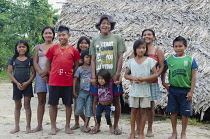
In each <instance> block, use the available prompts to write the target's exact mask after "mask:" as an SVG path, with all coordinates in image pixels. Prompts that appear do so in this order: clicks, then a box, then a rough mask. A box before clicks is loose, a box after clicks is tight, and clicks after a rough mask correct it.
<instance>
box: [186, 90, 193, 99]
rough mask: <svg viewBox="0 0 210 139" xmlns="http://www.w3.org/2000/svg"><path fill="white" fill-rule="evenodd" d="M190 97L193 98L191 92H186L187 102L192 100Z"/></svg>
mask: <svg viewBox="0 0 210 139" xmlns="http://www.w3.org/2000/svg"><path fill="white" fill-rule="evenodd" d="M192 96H193V92H188V93H187V96H186V97H187V101H190V100H192Z"/></svg>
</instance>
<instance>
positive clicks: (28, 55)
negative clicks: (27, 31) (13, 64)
mask: <svg viewBox="0 0 210 139" xmlns="http://www.w3.org/2000/svg"><path fill="white" fill-rule="evenodd" d="M20 43H22V44H24V45H25V46H26V47H27V51H26V53H25V56H26V57H28V58H30V53H29V52H30V51H29V45H28V43H27V42H26V41H25V40H19V41H18V42H17V43H16V44H15V54H14V55H13V57H12V61H14V60H15V59H16V58H17V57H18V56H19V53H18V51H17V46H18V44H20Z"/></svg>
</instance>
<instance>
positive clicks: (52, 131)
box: [49, 128, 58, 135]
mask: <svg viewBox="0 0 210 139" xmlns="http://www.w3.org/2000/svg"><path fill="white" fill-rule="evenodd" d="M57 132H58V130H57V128H51V132H50V133H49V135H56V133H57Z"/></svg>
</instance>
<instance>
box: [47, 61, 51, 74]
mask: <svg viewBox="0 0 210 139" xmlns="http://www.w3.org/2000/svg"><path fill="white" fill-rule="evenodd" d="M51 63H52V61H51V60H49V59H47V61H46V68H47V73H48V74H50V70H51Z"/></svg>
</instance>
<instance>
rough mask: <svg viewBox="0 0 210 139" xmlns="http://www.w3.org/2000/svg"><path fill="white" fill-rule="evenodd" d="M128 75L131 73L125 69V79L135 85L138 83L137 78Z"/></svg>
mask: <svg viewBox="0 0 210 139" xmlns="http://www.w3.org/2000/svg"><path fill="white" fill-rule="evenodd" d="M130 73H131V70H130V69H129V68H128V67H127V68H126V70H125V75H124V77H125V79H126V80H130V81H134V82H135V83H139V82H138V77H134V76H131V75H130Z"/></svg>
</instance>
